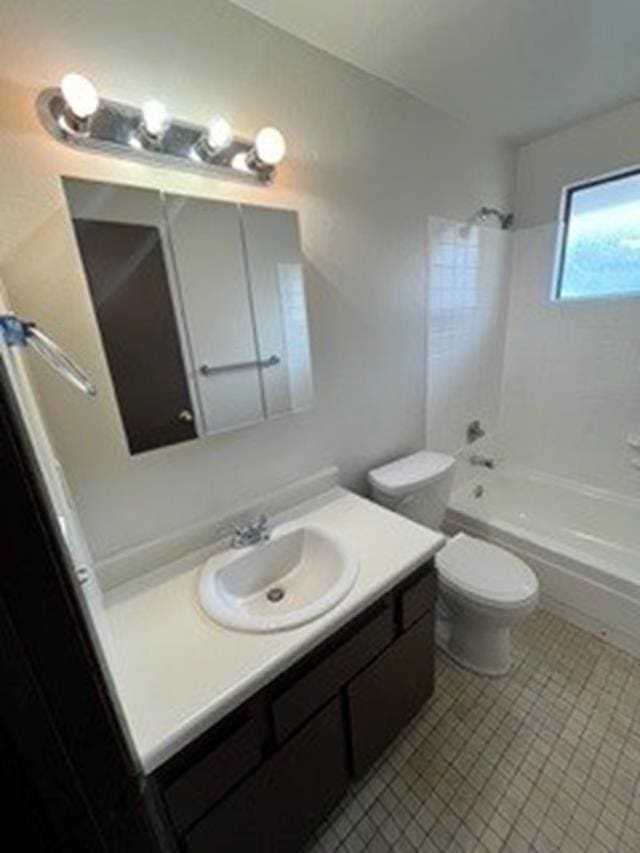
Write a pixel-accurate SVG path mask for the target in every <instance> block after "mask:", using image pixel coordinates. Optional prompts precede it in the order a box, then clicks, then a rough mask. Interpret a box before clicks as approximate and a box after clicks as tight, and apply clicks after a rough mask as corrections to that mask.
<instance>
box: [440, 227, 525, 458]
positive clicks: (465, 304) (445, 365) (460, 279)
mask: <svg viewBox="0 0 640 853" xmlns="http://www.w3.org/2000/svg"><path fill="white" fill-rule="evenodd" d="M508 255H509V237H508V233H507V232H504V231H501V230H499V229H497V228H492V227H484V226H482V227H478V226H475V225H474V226H469V225H468V224H465V223H462V222H454V221H451V220H446V219H440V218H437V217H431V218H430V220H429V272H428V299H427V302H428V308H427V348H428V351H427V418H426V422H427V447H428V448H429V449H430V450H437V451H441V452H446V453H457V452H458V451H459V450H460V449H461V448H462V447H463V446H464V444H465V433H466V428H467V425H468V424H469V423H470V422H471V421H472V420H475V419H479V420H480V421H481V422H482V425H483V427H484V428H485V430H486V431H487V433H488V435H489V436H490V435H491V433H493V432H494V431H495V430H496V428H497V425H498V416H499V408H500V388H501V382H502V364H503V349H504V337H505V326H506V311H507V277H508V271H507V264H508Z"/></svg>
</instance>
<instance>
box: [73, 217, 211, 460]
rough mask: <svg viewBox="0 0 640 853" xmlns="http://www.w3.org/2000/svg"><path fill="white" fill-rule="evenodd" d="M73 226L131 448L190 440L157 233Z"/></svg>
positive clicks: (83, 223) (123, 226)
mask: <svg viewBox="0 0 640 853" xmlns="http://www.w3.org/2000/svg"><path fill="white" fill-rule="evenodd" d="M73 224H74V228H75V232H76V239H77V241H78V247H79V249H80V254H81V255H82V260H83V263H84V268H85V270H86V274H87V283H88V285H89V290H90V292H91V298H92V300H93V306H94V309H95V313H96V319H97V321H98V326H99V328H100V334H101V337H102V342H103V345H104V350H105V354H106V357H107V362H108V364H109V371H110V373H111V376H112V379H113V385H114V390H115V394H116V398H117V400H118V406H119V408H120V414H121V416H122V422H123V425H124V429H125V433H126V436H127V442H128V444H129V449H130V451H131V453H141V452H142V451H145V450H152V449H154V448H156V447H163V446H164V445H167V444H175V443H176V442H179V441H185V440H187V439H190V438H195V436H196V432H195V428H194V424H193V416H192V414H191V412H192V405H191V399H190V397H189V388H188V384H187V378H186V373H185V369H184V364H183V361H182V353H181V351H180V340H179V337H178V329H177V327H176V322H175V317H174V313H173V304H172V302H171V294H170V291H169V282H168V279H167V272H166V268H165V265H164V256H163V252H162V247H161V243H160V231H159V230H158V228H156V227H153V226H147V225H134V224H130V223H123V222H99V221H94V220H89V219H74V220H73Z"/></svg>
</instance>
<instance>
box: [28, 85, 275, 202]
mask: <svg viewBox="0 0 640 853" xmlns="http://www.w3.org/2000/svg"><path fill="white" fill-rule="evenodd" d="M37 109H38V115H39V117H40V121H41V122H42V125H43V126H44V128H45V129H46V130H47V131H48V132H49V133H50V134H51V136H53V137H54V138H55V139H57V140H58V141H59V142H63V143H64V144H65V145H69V146H70V147H72V148H78V149H84V150H87V151H93V152H95V153H96V154H110V155H111V156H115V157H122V158H126V159H128V160H141V161H144V162H147V163H153V164H154V165H156V166H158V165H161V166H165V167H166V166H168V167H170V168H173V169H183V170H187V171H190V172H199V173H201V174H206V175H209V176H210V177H212V178H213V177H215V178H218V179H222V180H232V181H241V182H243V183H250V184H257V185H263V186H264V185H265V184H269V183H270V182H271V181H272V180H273V177H274V174H275V170H274V169H268V170H265V169H261V168H260V167H259V166H258V164H255V165H254V166H253V167H251V166H250V167H249V168H247V169H242V170H241V169H237V168H234V166H233V165H232V162H233V159H234V157H237V155H244V157H243V159H245V160H248V155H249V154H250V153H251V151H252V149H253V142H252V141H249V140H246V139H242V138H239V137H234V138H233V140H232V141H231V143H230V144H229V145H228V146H227V147H226V148H224V149H222V150H220V151H217V152H215V153H214V154H212V155H209V156H206V157H201V156H198V155H199V153H200V151H202V140H203V138H206V132H207V131H206V128H204V127H201V126H198V125H194V124H190V123H188V122H184V121H180V120H179V119H174V120H173V121H172V123H171V126H170V127H169V128H168V129H167V131H166V132H165V133H164V134H163V135H162V136H161V137H159V138H155V137H149V135H148V134H146V133H145V131H144V124H143V121H142V111H141V110H139V109H137V108H136V107H131V106H129V105H128V104H121V103H119V102H117V101H109V100H106V99H104V98H101V99H100V106H99V108H98V110H97V112H96V113H95V114H94V115H93V116H91V119H90V120H88V121H83V122H78V121H77V120H75V117H73V116H71V120H70V116H69V109H68V107H67V105H66V102H65V100H64V98H63V96H62V92H61V91H60V89H58V88H50V89H45V90H44V91H43V92H41V93H40V95H39V96H38V99H37ZM194 152H197V154H196V155H195V156H194ZM203 153H204V152H203ZM236 162H237V161H236Z"/></svg>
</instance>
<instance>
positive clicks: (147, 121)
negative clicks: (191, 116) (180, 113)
mask: <svg viewBox="0 0 640 853" xmlns="http://www.w3.org/2000/svg"><path fill="white" fill-rule="evenodd" d="M142 123H143V125H144V130H145V132H146V133H148V134H149V136H151V137H153V138H154V139H158V138H159V137H161V136H162V135H163V134H164V133H165V131H167V130H168V128H169V125H170V124H171V116H170V115H169V112H168V110H167V108H166V107H165V105H164V104H163V103H162V101H155V100H151V101H145V103H144V104H143V105H142Z"/></svg>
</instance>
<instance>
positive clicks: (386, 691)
mask: <svg viewBox="0 0 640 853" xmlns="http://www.w3.org/2000/svg"><path fill="white" fill-rule="evenodd" d="M432 693H433V613H429V614H427V615H426V616H423V617H422V619H420V620H419V621H418V622H416V623H415V625H413V627H411V628H410V629H409V630H408V631H407V632H406V633H404V634H402V635H401V636H400V637H399V638H398V639H397V640H396V642H395V643H394V644H393V645H392V646H391V647H390V648H388V649H387V650H386V651H385V652H383V653H382V654H381V655H380V657H378V658H377V659H376V660H375V661H374V662H373V663H372V664H370V665H369V666H368V667H367V668H366V669H365V670H364V671H363V672H361V673H360V674H359V675H357V676H356V677H355V678H354V679H353V681H352V682H351V683H350V684H349V686H348V687H347V704H348V708H349V720H350V726H351V745H352V761H353V768H352V769H353V772H354V774H355V775H356V776H360V775H361V774H362V773H364V772H365V770H367V769H368V767H369V766H370V765H371V764H372V763H373V762H374V761H375V760H376V758H378V757H379V755H380V753H381V752H382V751H383V750H384V749H385V747H386V746H387V745H388V744H389V743H390V742H391V741H392V740H393V738H394V737H395V736H396V735H397V734H398V733H399V732H400V731H401V730H402V728H403V727H404V726H405V725H406V724H407V723H408V722H409V720H410V719H411V717H413V715H414V714H415V713H416V712H417V711H418V710H419V709H420V708H421V707H422V705H423V703H424V702H425V701H426V699H428V697H429V696H431V694H432Z"/></svg>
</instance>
